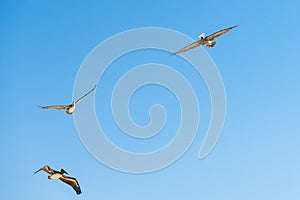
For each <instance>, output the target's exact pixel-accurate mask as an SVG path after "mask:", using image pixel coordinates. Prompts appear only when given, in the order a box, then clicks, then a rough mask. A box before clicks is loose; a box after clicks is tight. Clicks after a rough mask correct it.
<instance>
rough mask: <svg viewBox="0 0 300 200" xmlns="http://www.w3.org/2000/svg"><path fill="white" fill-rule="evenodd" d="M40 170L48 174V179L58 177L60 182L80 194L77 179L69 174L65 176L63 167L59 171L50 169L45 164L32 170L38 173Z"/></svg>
mask: <svg viewBox="0 0 300 200" xmlns="http://www.w3.org/2000/svg"><path fill="white" fill-rule="evenodd" d="M41 170H43V171H45V172H47V173H48V174H50V175H49V176H48V179H59V180H61V181H62V182H64V183H66V184H68V185H70V186H71V187H72V188H73V189H74V190H75V192H76V194H81V189H80V186H79V183H78V181H77V179H76V178H73V177H70V176H66V175H65V174H68V173H67V172H66V171H65V170H64V169H61V170H60V171H56V170H53V169H51V168H50V167H49V166H48V165H46V166H44V167H42V168H41V169H39V170H37V171H36V172H34V174H36V173H38V172H39V171H41Z"/></svg>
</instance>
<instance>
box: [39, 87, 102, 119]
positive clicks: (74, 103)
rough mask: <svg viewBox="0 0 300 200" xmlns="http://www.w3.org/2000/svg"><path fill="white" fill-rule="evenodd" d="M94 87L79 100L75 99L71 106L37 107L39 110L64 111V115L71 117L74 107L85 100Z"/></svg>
mask: <svg viewBox="0 0 300 200" xmlns="http://www.w3.org/2000/svg"><path fill="white" fill-rule="evenodd" d="M96 86H97V85H95V86H94V87H93V89H91V90H90V91H89V92H87V93H86V94H85V95H83V96H82V97H80V98H79V99H77V100H76V101H73V102H72V104H70V105H61V106H59V105H54V106H39V107H40V108H43V109H58V110H61V109H65V110H66V113H67V114H69V115H71V114H72V113H73V112H74V111H75V107H76V105H77V104H78V103H79V102H80V101H81V100H82V99H83V98H85V97H86V96H87V95H89V94H90V93H91V92H93V91H94V90H95V89H96Z"/></svg>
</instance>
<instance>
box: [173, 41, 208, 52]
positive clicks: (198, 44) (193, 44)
mask: <svg viewBox="0 0 300 200" xmlns="http://www.w3.org/2000/svg"><path fill="white" fill-rule="evenodd" d="M203 44H204V41H203V40H199V41H197V42H194V43H192V44H190V45H188V46H186V47H183V48H182V49H180V50H178V51H176V52H175V53H174V54H179V53H182V52H185V51H188V50H190V49H193V48H196V47H198V46H200V45H203Z"/></svg>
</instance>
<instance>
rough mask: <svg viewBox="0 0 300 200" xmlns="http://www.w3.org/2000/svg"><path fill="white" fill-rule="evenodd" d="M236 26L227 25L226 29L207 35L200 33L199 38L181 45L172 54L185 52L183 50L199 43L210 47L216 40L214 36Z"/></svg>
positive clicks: (194, 46)
mask: <svg viewBox="0 0 300 200" xmlns="http://www.w3.org/2000/svg"><path fill="white" fill-rule="evenodd" d="M236 27H237V26H232V27H229V28H226V29H223V30H220V31H218V32H215V33H213V34H211V35H209V36H205V34H204V33H202V34H201V35H199V36H198V38H201V39H200V40H198V41H196V42H194V43H192V44H190V45H188V46H186V47H183V48H182V49H180V50H178V51H176V52H175V53H174V54H179V53H182V52H185V51H188V50H190V49H193V48H196V47H198V46H201V45H206V46H207V47H209V48H211V47H213V46H215V45H216V43H217V42H216V41H214V39H215V38H217V37H219V36H221V35H223V34H225V33H227V32H228V31H230V30H231V29H234V28H236Z"/></svg>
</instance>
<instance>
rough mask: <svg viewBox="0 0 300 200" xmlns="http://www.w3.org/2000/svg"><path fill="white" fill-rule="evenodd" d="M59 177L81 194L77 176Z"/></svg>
mask: <svg viewBox="0 0 300 200" xmlns="http://www.w3.org/2000/svg"><path fill="white" fill-rule="evenodd" d="M59 179H60V180H61V181H62V182H64V183H66V184H68V185H70V186H71V187H72V188H73V189H74V190H75V191H76V194H81V189H80V186H79V183H78V181H77V180H76V178H72V177H69V176H62V177H61V178H59Z"/></svg>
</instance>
